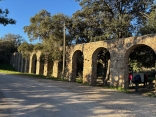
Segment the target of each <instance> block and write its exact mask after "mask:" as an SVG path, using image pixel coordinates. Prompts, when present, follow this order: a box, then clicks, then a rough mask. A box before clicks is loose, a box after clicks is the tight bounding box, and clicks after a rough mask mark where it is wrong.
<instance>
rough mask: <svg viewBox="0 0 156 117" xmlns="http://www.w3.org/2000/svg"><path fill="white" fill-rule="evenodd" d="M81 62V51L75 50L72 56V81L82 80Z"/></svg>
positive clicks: (82, 60)
mask: <svg viewBox="0 0 156 117" xmlns="http://www.w3.org/2000/svg"><path fill="white" fill-rule="evenodd" d="M83 63H84V57H83V53H82V52H81V51H80V50H77V51H75V52H74V54H73V58H72V81H76V80H77V81H78V82H82V79H83Z"/></svg>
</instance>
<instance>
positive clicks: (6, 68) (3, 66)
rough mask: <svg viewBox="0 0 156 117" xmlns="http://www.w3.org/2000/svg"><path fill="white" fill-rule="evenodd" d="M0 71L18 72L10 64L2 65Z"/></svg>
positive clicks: (0, 64)
mask: <svg viewBox="0 0 156 117" xmlns="http://www.w3.org/2000/svg"><path fill="white" fill-rule="evenodd" d="M0 70H8V71H16V70H15V68H14V67H13V66H11V65H10V64H9V63H0Z"/></svg>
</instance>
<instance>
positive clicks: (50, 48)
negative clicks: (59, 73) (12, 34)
mask: <svg viewBox="0 0 156 117" xmlns="http://www.w3.org/2000/svg"><path fill="white" fill-rule="evenodd" d="M68 21H69V18H68V17H67V16H65V15H63V14H56V15H53V16H51V15H50V13H49V12H47V11H46V10H42V11H40V12H39V13H38V14H36V15H35V16H34V17H32V18H31V19H30V23H31V24H30V25H29V26H25V27H24V32H26V33H27V34H28V36H29V38H30V40H35V39H40V40H41V41H42V46H43V52H44V53H48V54H49V55H50V57H51V59H53V60H60V59H61V57H62V56H61V53H62V52H61V49H60V48H61V46H62V45H63V25H64V22H68ZM66 37H69V36H67V35H66ZM66 41H70V40H69V38H66Z"/></svg>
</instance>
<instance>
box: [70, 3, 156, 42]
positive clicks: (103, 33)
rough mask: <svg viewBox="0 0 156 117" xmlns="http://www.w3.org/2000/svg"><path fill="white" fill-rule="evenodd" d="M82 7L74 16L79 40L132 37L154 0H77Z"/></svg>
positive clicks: (72, 30)
mask: <svg viewBox="0 0 156 117" xmlns="http://www.w3.org/2000/svg"><path fill="white" fill-rule="evenodd" d="M76 1H79V2H80V5H81V6H82V9H81V10H79V11H77V12H76V13H75V14H74V15H73V17H72V19H73V25H72V27H71V30H70V32H71V34H73V35H75V38H76V39H77V40H78V43H79V42H81V40H82V41H84V42H89V41H98V40H103V39H113V38H123V37H128V36H132V34H134V33H135V30H136V29H137V27H138V26H140V25H141V24H142V23H143V21H144V19H145V18H144V14H146V13H147V12H150V9H151V6H152V5H153V1H154V0H76Z"/></svg>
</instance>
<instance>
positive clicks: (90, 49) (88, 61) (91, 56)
mask: <svg viewBox="0 0 156 117" xmlns="http://www.w3.org/2000/svg"><path fill="white" fill-rule="evenodd" d="M142 45H147V46H149V47H150V48H151V49H152V50H153V51H154V52H155V53H156V35H145V36H141V37H129V38H123V39H113V40H105V41H98V42H90V43H84V44H77V45H74V46H70V47H66V66H65V72H66V79H68V80H69V81H75V79H76V78H75V77H76V60H77V57H78V56H77V55H78V53H80V52H82V53H83V58H84V60H83V82H87V83H89V84H90V85H96V77H97V73H96V72H97V67H96V64H97V54H98V53H99V51H100V50H101V49H107V50H108V51H109V53H110V79H109V82H110V85H112V86H122V87H125V88H126V87H128V72H129V71H128V69H129V68H128V58H129V55H130V53H131V51H132V50H133V49H135V48H137V47H139V46H142ZM40 56H41V52H40V51H38V52H33V53H32V54H31V55H30V59H27V60H26V59H23V58H22V56H21V55H20V54H19V53H14V54H13V55H12V59H11V61H10V62H11V64H12V65H13V66H14V67H15V69H16V70H18V71H21V72H28V71H29V73H36V74H41V73H43V75H48V73H51V72H52V76H54V77H58V75H59V74H60V70H59V69H60V68H59V62H58V61H54V62H53V64H51V63H49V62H46V63H44V67H41V66H42V65H41V63H40ZM24 61H25V62H24ZM28 65H29V66H28ZM49 65H52V66H51V67H50V66H49ZM27 68H29V70H27ZM49 68H51V69H49ZM23 69H24V70H23ZM48 70H51V71H48Z"/></svg>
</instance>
